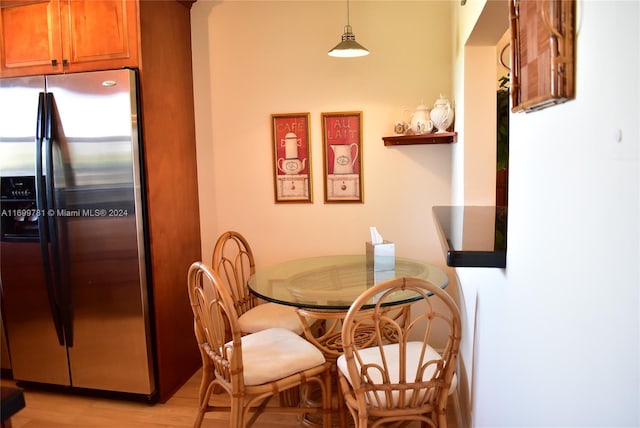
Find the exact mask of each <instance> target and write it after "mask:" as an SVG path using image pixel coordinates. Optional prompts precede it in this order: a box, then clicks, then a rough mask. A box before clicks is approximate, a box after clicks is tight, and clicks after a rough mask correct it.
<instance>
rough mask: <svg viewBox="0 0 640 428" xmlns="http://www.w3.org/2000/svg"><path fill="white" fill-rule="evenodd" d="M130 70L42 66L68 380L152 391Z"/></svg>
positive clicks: (86, 385)
mask: <svg viewBox="0 0 640 428" xmlns="http://www.w3.org/2000/svg"><path fill="white" fill-rule="evenodd" d="M135 87H136V84H135V74H134V72H133V71H131V70H115V71H104V72H91V73H77V74H65V75H55V76H47V91H48V92H50V93H52V94H53V99H54V104H55V111H56V115H55V117H54V121H53V122H54V127H53V128H54V130H53V133H54V141H55V144H54V158H55V165H56V166H55V168H56V172H55V174H54V175H55V185H54V188H55V201H54V203H55V210H56V228H57V231H58V236H59V241H60V248H59V255H60V259H61V261H62V262H61V268H62V269H63V271H62V272H61V278H62V282H63V284H64V286H63V288H64V291H63V292H64V294H65V296H66V298H67V305H66V306H67V307H68V309H69V311H68V313H67V317H68V322H67V331H66V335H67V340H68V343H69V350H68V352H69V362H70V369H71V382H72V385H73V386H75V387H80V388H92V389H100V390H110V391H118V392H128V393H136V394H147V395H149V394H152V393H153V392H154V391H155V382H154V378H153V358H152V346H151V334H150V322H149V317H148V314H149V305H148V296H147V276H146V261H145V239H144V227H145V226H144V221H143V209H142V194H141V192H142V188H143V186H142V184H141V178H142V172H141V170H140V160H139V149H140V148H139V145H138V122H137V121H138V116H137V104H136V103H137V100H136V91H135Z"/></svg>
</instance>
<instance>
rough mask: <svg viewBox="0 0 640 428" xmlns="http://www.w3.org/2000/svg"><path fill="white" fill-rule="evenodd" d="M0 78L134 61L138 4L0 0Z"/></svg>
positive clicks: (101, 67) (119, 65) (126, 1)
mask: <svg viewBox="0 0 640 428" xmlns="http://www.w3.org/2000/svg"><path fill="white" fill-rule="evenodd" d="M0 17H1V19H0V35H1V37H2V50H1V54H0V75H1V77H11V76H29V75H37V74H58V73H71V72H79V71H92V70H104V69H116V68H122V67H135V66H137V65H138V2H137V1H132V0H40V1H38V0H0Z"/></svg>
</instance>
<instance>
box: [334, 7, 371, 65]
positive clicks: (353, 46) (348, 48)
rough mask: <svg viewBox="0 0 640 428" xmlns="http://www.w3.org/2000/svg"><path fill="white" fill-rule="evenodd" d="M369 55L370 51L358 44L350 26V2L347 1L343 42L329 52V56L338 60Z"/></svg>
mask: <svg viewBox="0 0 640 428" xmlns="http://www.w3.org/2000/svg"><path fill="white" fill-rule="evenodd" d="M365 55H369V51H368V50H367V49H366V48H365V47H364V46H362V45H361V44H360V43H358V42H356V36H355V34H353V31H352V30H351V25H349V0H347V25H345V26H344V33H343V34H342V41H341V42H340V43H338V44H337V45H336V46H335V47H334V48H333V49H331V50H330V51H329V56H333V57H338V58H355V57H359V56H365Z"/></svg>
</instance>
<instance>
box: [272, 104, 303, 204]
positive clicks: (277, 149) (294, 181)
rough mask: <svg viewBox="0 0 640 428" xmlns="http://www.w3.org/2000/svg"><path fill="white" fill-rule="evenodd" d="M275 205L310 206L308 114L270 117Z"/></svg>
mask: <svg viewBox="0 0 640 428" xmlns="http://www.w3.org/2000/svg"><path fill="white" fill-rule="evenodd" d="M271 127H272V137H273V141H272V146H273V184H274V190H275V201H276V203H279V202H302V203H304V202H309V203H310V202H312V198H313V195H312V193H311V181H310V179H309V178H310V177H311V151H310V150H309V144H310V143H309V113H287V114H272V115H271Z"/></svg>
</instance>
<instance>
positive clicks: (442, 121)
mask: <svg viewBox="0 0 640 428" xmlns="http://www.w3.org/2000/svg"><path fill="white" fill-rule="evenodd" d="M431 120H432V122H433V124H434V125H435V127H436V128H438V132H436V134H441V133H443V132H447V129H449V127H450V126H451V124H452V123H453V108H452V107H451V103H449V100H448V99H446V98H445V97H443V96H442V95H440V98H438V99H437V100H436V102H435V104H434V105H433V109H432V110H431Z"/></svg>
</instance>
